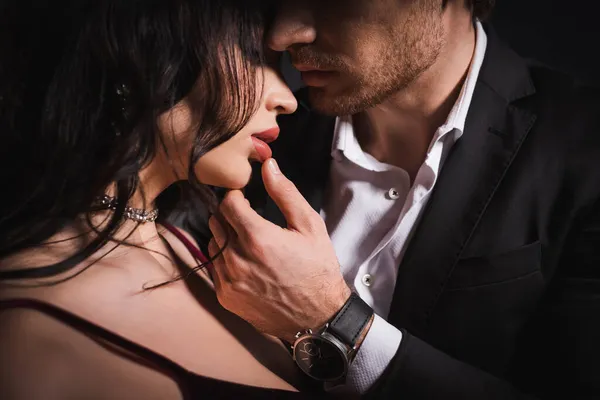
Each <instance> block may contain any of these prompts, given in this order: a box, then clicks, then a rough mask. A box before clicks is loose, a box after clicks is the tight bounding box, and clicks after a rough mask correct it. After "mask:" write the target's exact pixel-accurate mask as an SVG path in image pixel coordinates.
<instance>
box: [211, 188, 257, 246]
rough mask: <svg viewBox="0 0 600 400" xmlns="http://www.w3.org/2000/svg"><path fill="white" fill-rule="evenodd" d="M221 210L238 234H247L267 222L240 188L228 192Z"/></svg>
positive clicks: (222, 202) (220, 207)
mask: <svg viewBox="0 0 600 400" xmlns="http://www.w3.org/2000/svg"><path fill="white" fill-rule="evenodd" d="M219 211H220V212H221V215H223V217H225V219H226V220H227V222H228V223H229V225H231V227H232V228H233V230H234V231H235V233H236V234H237V235H238V236H247V235H248V234H249V233H250V232H252V231H254V230H256V229H258V228H259V227H260V226H261V225H263V224H264V223H265V222H266V221H265V219H263V217H261V216H260V215H258V213H257V212H256V211H254V209H253V208H252V207H251V206H250V203H249V202H248V200H246V198H245V197H244V194H243V193H242V192H241V191H240V190H230V191H229V192H227V194H226V195H225V197H224V198H223V201H221V204H220V206H219Z"/></svg>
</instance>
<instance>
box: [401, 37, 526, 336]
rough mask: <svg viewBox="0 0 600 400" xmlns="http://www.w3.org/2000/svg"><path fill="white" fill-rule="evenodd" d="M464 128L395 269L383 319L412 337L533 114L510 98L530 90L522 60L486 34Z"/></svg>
mask: <svg viewBox="0 0 600 400" xmlns="http://www.w3.org/2000/svg"><path fill="white" fill-rule="evenodd" d="M488 36H489V38H488V49H487V52H486V58H485V60H484V65H483V66H482V69H481V71H480V76H479V79H478V82H477V85H476V88H475V92H474V95H473V100H472V103H471V108H470V110H469V113H468V116H467V121H466V125H465V131H464V133H463V135H462V137H461V138H460V140H459V141H458V142H457V143H456V144H455V145H454V147H453V149H452V151H451V153H450V155H449V157H448V159H447V160H446V162H445V164H444V166H443V168H442V171H441V173H440V175H439V177H438V182H437V183H436V187H435V189H434V191H433V193H432V197H431V198H430V200H429V203H428V205H427V208H426V209H425V210H424V214H423V216H422V219H421V222H420V224H419V225H418V226H417V227H416V229H415V232H414V235H413V238H412V240H411V242H410V244H409V246H408V248H407V250H406V252H405V255H404V259H403V262H402V263H401V265H400V267H399V270H398V278H397V281H396V288H395V292H394V300H393V302H392V307H391V311H390V315H389V320H390V322H392V323H393V324H394V325H396V326H402V327H404V328H406V329H409V330H410V331H411V332H413V333H415V334H418V333H419V332H420V331H422V330H423V329H424V328H425V327H426V324H427V322H428V319H429V315H430V313H431V312H432V310H433V309H434V307H435V305H436V302H437V300H438V298H439V296H440V294H441V293H442V291H443V288H444V285H445V283H446V281H447V280H448V278H449V277H450V275H451V273H452V271H453V269H454V266H455V265H456V263H457V261H458V259H459V258H460V256H461V254H462V251H463V249H464V248H465V246H466V245H467V243H468V242H469V239H470V237H471V236H472V235H473V232H474V231H475V229H476V227H477V224H478V222H479V220H480V218H481V216H482V215H483V213H484V212H485V210H486V207H487V205H488V204H489V202H490V200H491V199H492V197H493V195H494V193H495V191H496V188H497V187H498V185H499V184H500V182H501V181H502V178H503V177H504V175H505V173H506V171H507V170H508V168H509V167H510V165H511V163H512V161H513V159H514V157H515V155H516V154H517V152H518V150H519V148H520V147H521V144H522V143H523V141H524V139H525V137H526V136H527V133H528V132H529V130H530V129H531V127H532V126H533V123H534V121H535V115H533V114H532V113H530V112H528V111H527V110H525V109H522V108H519V107H518V106H516V105H515V104H516V103H515V101H516V100H518V99H521V98H523V97H526V96H529V95H531V94H533V93H534V87H533V83H532V82H531V79H530V77H529V71H528V68H527V66H526V65H525V63H524V62H523V61H522V60H521V59H519V58H518V57H517V56H516V55H515V54H514V53H512V52H511V51H510V50H509V49H507V48H505V47H503V45H502V44H501V43H499V40H498V39H497V38H496V37H495V36H494V34H493V32H490V33H488Z"/></svg>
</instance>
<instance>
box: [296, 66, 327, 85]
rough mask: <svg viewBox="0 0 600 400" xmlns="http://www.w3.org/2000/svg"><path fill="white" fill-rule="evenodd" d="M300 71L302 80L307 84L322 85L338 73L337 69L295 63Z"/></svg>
mask: <svg viewBox="0 0 600 400" xmlns="http://www.w3.org/2000/svg"><path fill="white" fill-rule="evenodd" d="M294 67H295V68H296V69H297V70H298V71H300V73H301V75H302V80H303V81H304V83H306V85H307V86H313V87H322V86H325V85H327V84H328V83H329V82H330V81H331V79H332V78H334V77H335V76H337V75H338V73H337V72H336V71H331V70H323V69H318V68H314V67H310V66H306V65H294Z"/></svg>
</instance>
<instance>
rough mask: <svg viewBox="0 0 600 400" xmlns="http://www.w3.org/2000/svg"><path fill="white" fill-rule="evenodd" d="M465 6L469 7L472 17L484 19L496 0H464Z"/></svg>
mask: <svg viewBox="0 0 600 400" xmlns="http://www.w3.org/2000/svg"><path fill="white" fill-rule="evenodd" d="M466 2H467V7H469V8H470V9H471V13H472V14H473V18H476V19H480V20H484V19H486V18H487V17H489V16H490V13H491V12H492V9H493V8H494V4H496V0H466Z"/></svg>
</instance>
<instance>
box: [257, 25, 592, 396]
mask: <svg viewBox="0 0 600 400" xmlns="http://www.w3.org/2000/svg"><path fill="white" fill-rule="evenodd" d="M488 36H489V37H488V48H487V52H486V56H485V61H484V64H483V66H482V69H481V72H480V76H479V79H478V82H477V85H476V88H475V93H474V96H473V100H472V104H471V108H470V110H469V113H468V117H467V121H466V126H465V130H464V134H463V135H462V137H461V138H460V139H459V141H458V142H457V143H456V144H455V146H454V147H453V149H452V152H451V154H450V155H449V157H448V158H447V160H446V161H445V164H444V166H443V169H442V171H441V174H440V176H439V179H438V181H437V183H436V186H435V189H434V191H433V193H432V197H431V198H430V201H429V203H428V206H427V207H426V209H425V210H424V214H423V218H422V220H421V222H420V223H419V225H418V226H417V227H416V231H415V234H414V236H413V238H412V240H411V242H410V243H409V245H408V248H407V251H406V254H405V257H404V259H403V261H402V264H401V265H400V266H399V272H398V280H397V282H396V289H395V294H394V300H393V304H392V307H391V312H390V315H389V318H388V320H389V322H391V323H392V324H393V325H395V326H396V327H398V328H399V329H401V330H402V331H403V333H404V337H403V340H402V343H401V346H400V349H399V350H398V353H397V354H396V356H395V358H394V360H393V361H392V363H391V364H390V365H389V367H388V369H387V371H386V372H385V374H384V376H383V377H382V378H381V379H380V381H379V382H378V383H377V384H376V385H375V387H373V388H372V390H371V391H370V392H369V393H368V395H367V396H368V397H372V398H398V399H402V400H411V399H438V398H439V399H513V398H515V399H516V398H558V397H561V396H564V398H568V399H575V398H600V93H599V92H598V91H595V90H592V89H588V88H585V87H580V86H578V85H577V84H575V83H574V82H573V81H572V80H570V79H569V78H568V77H566V76H563V75H560V74H558V73H555V72H553V71H551V70H549V69H546V68H545V67H542V66H536V65H534V64H530V63H528V62H526V61H525V60H523V59H521V58H520V57H519V56H517V55H516V54H515V53H514V52H513V51H511V50H510V49H509V48H507V47H505V45H504V44H503V43H501V42H500V40H499V39H498V38H497V37H496V36H495V35H494V33H493V32H492V31H490V30H489V29H488ZM299 102H300V107H299V110H298V111H297V112H296V113H295V114H294V115H291V116H285V117H283V118H281V119H280V125H281V127H282V134H281V136H280V139H279V140H278V141H277V142H276V143H274V145H273V149H274V157H275V158H276V159H277V160H278V161H279V163H280V166H281V169H282V171H283V172H284V173H285V174H286V175H287V176H288V177H289V178H291V179H292V180H293V181H294V182H295V183H296V185H297V186H298V188H299V189H300V190H301V192H302V193H303V195H304V196H305V197H306V199H307V200H308V201H309V202H310V203H311V204H312V206H313V207H314V208H315V210H320V208H321V206H322V200H323V195H324V191H325V189H326V186H327V178H328V174H329V164H330V161H331V159H330V151H331V141H332V135H333V128H334V118H331V117H326V116H323V115H320V114H318V113H317V112H315V111H312V110H311V108H310V105H309V104H308V103H307V102H306V100H305V96H304V94H303V93H302V92H301V93H300V95H299ZM246 194H247V197H248V198H249V199H250V200H251V203H252V204H253V205H254V207H255V208H256V209H257V210H259V212H261V213H262V214H263V216H265V217H266V218H268V219H270V220H271V221H274V222H275V223H278V224H279V225H282V226H285V220H284V219H283V216H282V214H281V213H280V212H279V210H278V209H277V207H276V206H275V204H274V203H273V202H272V201H271V200H270V199H269V198H268V196H267V195H266V193H265V192H264V189H263V187H262V183H261V182H260V174H259V173H256V174H254V178H253V181H252V182H251V184H250V185H249V187H248V188H247V191H246ZM356 229H360V227H356Z"/></svg>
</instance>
